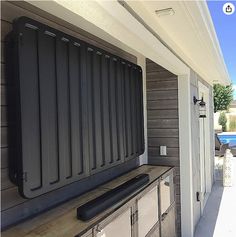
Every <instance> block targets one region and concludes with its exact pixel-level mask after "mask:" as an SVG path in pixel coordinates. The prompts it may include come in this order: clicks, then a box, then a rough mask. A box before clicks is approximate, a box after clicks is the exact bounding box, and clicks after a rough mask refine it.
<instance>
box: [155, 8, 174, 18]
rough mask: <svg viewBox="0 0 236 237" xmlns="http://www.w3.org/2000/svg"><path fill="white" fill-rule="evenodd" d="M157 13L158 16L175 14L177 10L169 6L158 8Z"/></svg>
mask: <svg viewBox="0 0 236 237" xmlns="http://www.w3.org/2000/svg"><path fill="white" fill-rule="evenodd" d="M155 13H156V14H157V16H158V17H162V16H173V15H174V14H175V11H174V10H173V8H171V7H169V8H164V9H160V10H156V11H155Z"/></svg>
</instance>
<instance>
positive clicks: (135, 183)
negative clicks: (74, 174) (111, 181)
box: [77, 174, 149, 221]
mask: <svg viewBox="0 0 236 237" xmlns="http://www.w3.org/2000/svg"><path fill="white" fill-rule="evenodd" d="M148 182H149V176H148V174H140V175H138V176H136V177H134V178H133V179H130V180H129V181H127V182H125V183H123V184H121V185H120V186H118V187H116V188H114V189H112V190H110V191H108V192H106V193H104V194H103V195H101V196H99V197H97V198H95V199H93V200H91V201H89V202H87V203H85V204H84V205H82V206H80V207H78V208H77V218H78V219H79V220H82V221H88V220H90V219H91V218H93V217H95V216H96V215H98V214H99V213H101V212H103V211H105V210H106V209H107V208H109V207H111V206H112V205H114V204H116V203H117V202H119V201H121V200H122V199H124V198H125V197H127V196H129V195H130V194H132V193H133V192H135V191H136V190H137V189H139V188H141V187H142V186H144V185H145V184H147V183H148Z"/></svg>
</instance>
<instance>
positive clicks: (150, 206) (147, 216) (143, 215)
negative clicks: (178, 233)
mask: <svg viewBox="0 0 236 237" xmlns="http://www.w3.org/2000/svg"><path fill="white" fill-rule="evenodd" d="M157 192H158V190H157V186H155V187H154V188H153V189H152V190H150V191H149V192H148V193H146V194H145V195H144V196H143V197H141V198H140V199H139V200H138V236H139V237H145V236H146V235H147V233H148V232H149V231H150V230H151V229H152V227H153V226H154V225H155V224H156V223H157V222H158V195H157Z"/></svg>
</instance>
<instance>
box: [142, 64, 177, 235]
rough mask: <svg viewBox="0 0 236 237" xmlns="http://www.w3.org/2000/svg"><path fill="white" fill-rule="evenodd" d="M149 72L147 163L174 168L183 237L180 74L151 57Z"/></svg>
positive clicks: (148, 65)
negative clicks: (163, 153) (162, 153)
mask: <svg viewBox="0 0 236 237" xmlns="http://www.w3.org/2000/svg"><path fill="white" fill-rule="evenodd" d="M146 72H147V134H148V135H147V136H148V162H149V164H156V165H171V166H174V167H175V175H174V184H175V199H176V225H177V235H178V236H180V233H181V222H180V212H181V207H180V173H179V166H180V159H179V119H178V77H177V76H176V75H174V74H172V73H170V72H169V71H167V70H166V69H164V68H162V67H161V66H159V65H157V64H156V63H154V62H152V61H151V60H149V59H147V60H146ZM162 145H163V146H167V156H160V155H159V154H160V151H159V147H160V146H162Z"/></svg>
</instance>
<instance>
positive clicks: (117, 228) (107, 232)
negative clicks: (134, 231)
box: [96, 208, 131, 237]
mask: <svg viewBox="0 0 236 237" xmlns="http://www.w3.org/2000/svg"><path fill="white" fill-rule="evenodd" d="M130 217H131V208H129V209H127V210H126V211H124V212H123V213H122V214H121V215H119V216H118V217H116V218H115V219H114V220H113V221H112V222H110V223H109V224H108V225H106V226H105V227H104V228H103V229H102V230H101V231H100V232H99V233H97V235H96V236H97V237H121V236H122V237H131V220H130Z"/></svg>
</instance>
